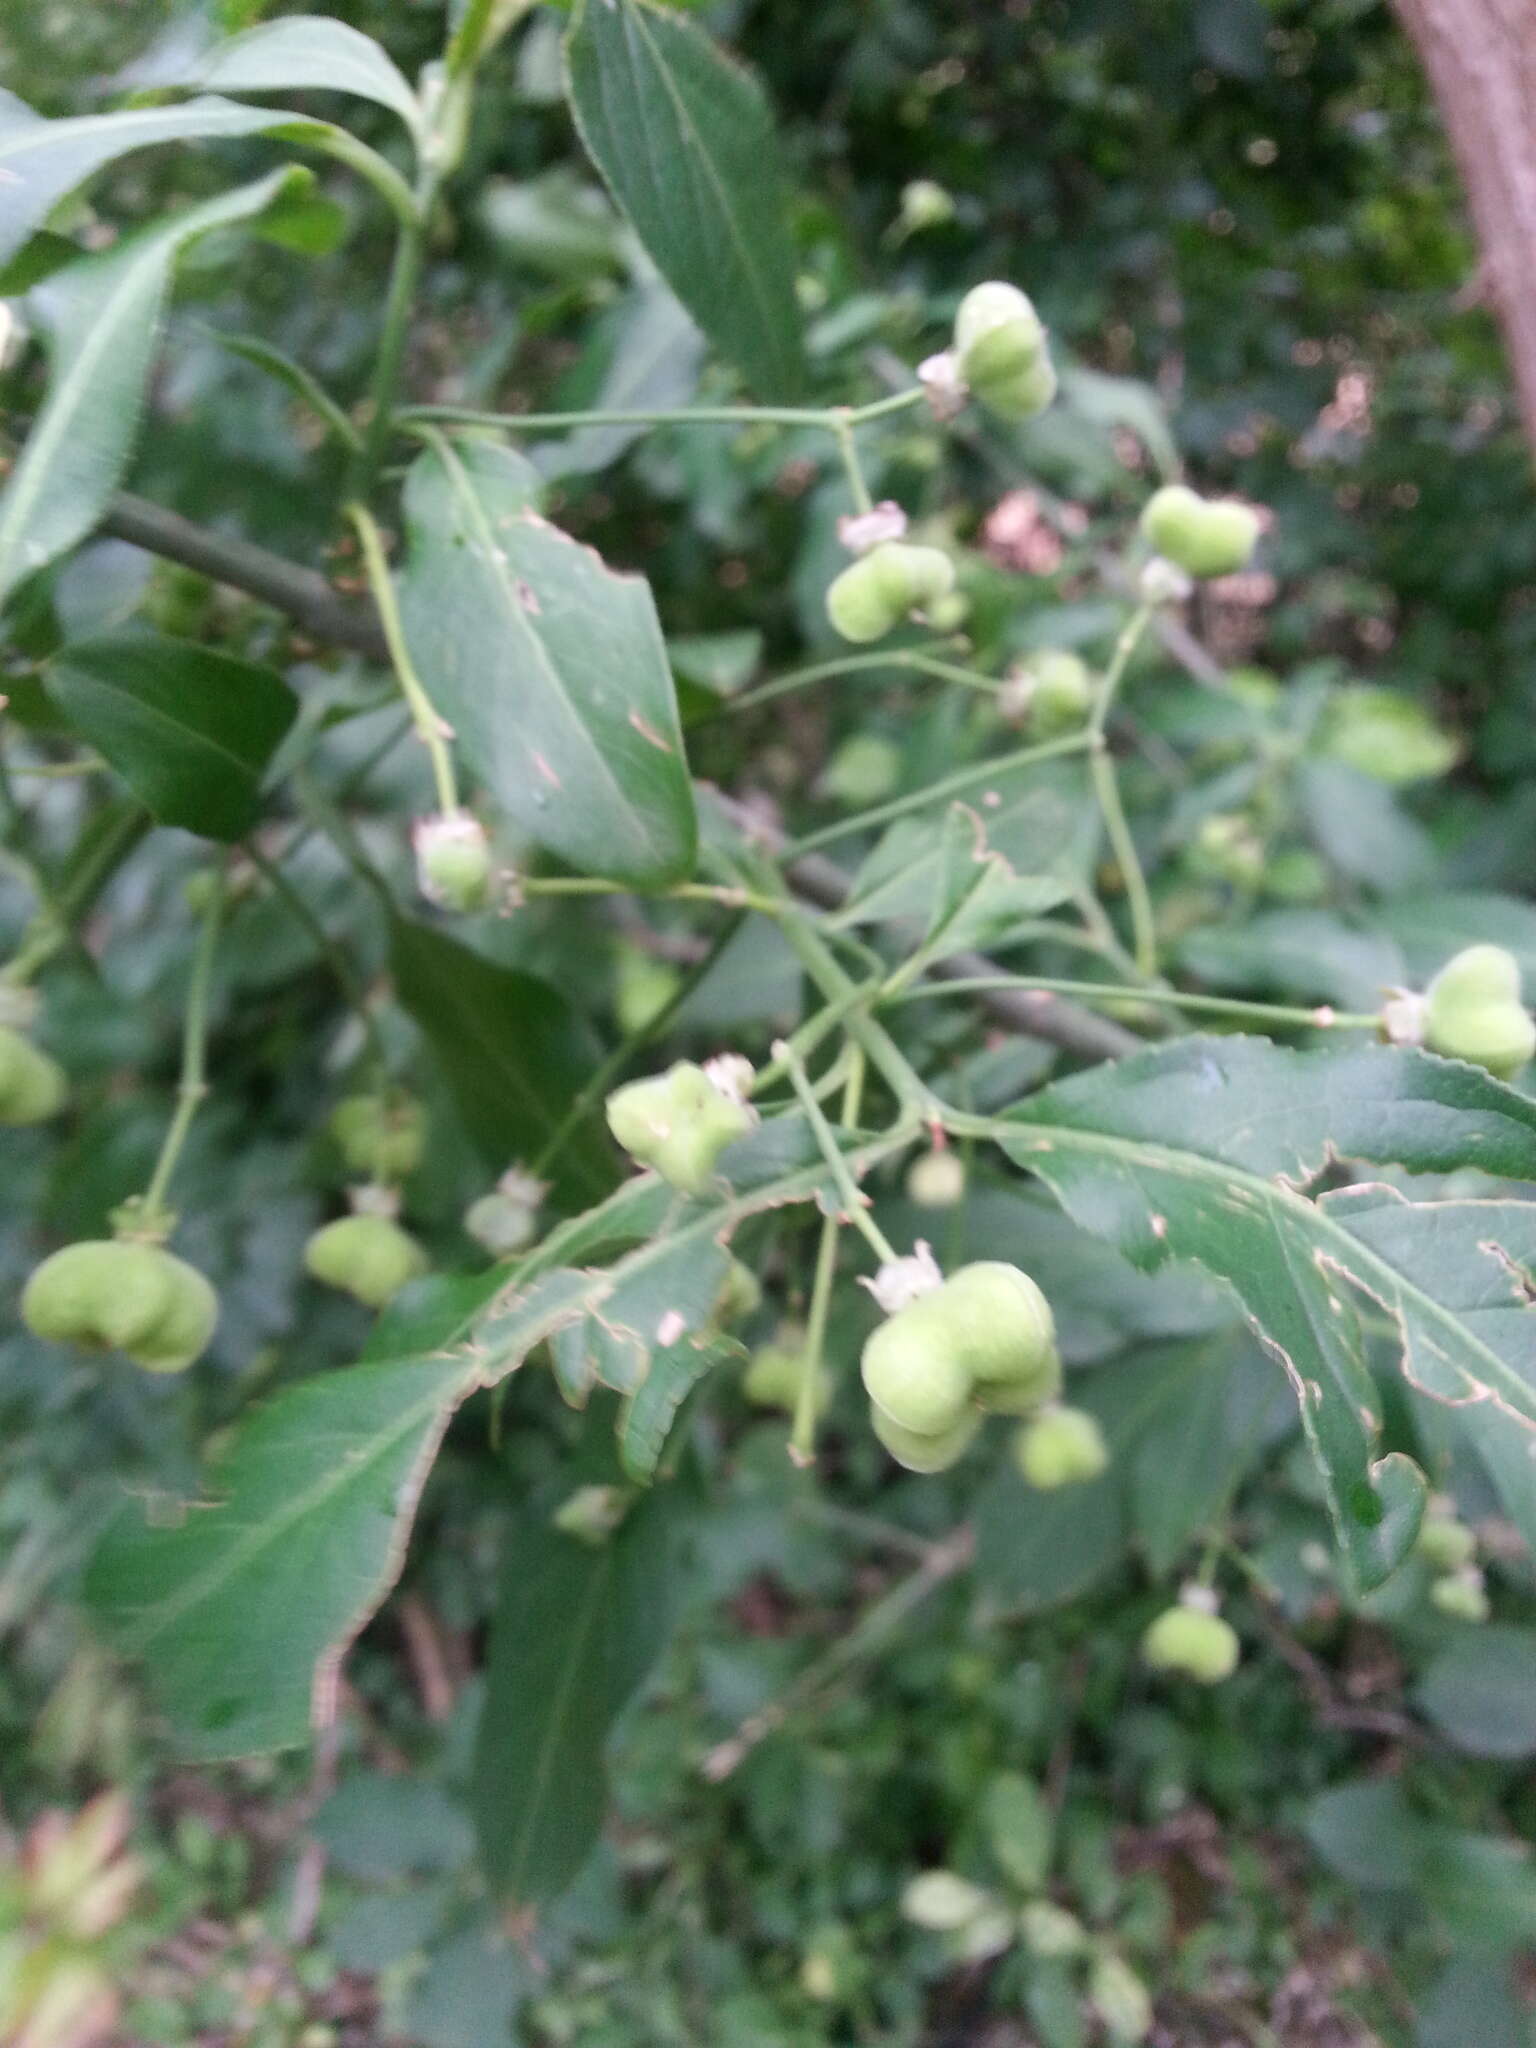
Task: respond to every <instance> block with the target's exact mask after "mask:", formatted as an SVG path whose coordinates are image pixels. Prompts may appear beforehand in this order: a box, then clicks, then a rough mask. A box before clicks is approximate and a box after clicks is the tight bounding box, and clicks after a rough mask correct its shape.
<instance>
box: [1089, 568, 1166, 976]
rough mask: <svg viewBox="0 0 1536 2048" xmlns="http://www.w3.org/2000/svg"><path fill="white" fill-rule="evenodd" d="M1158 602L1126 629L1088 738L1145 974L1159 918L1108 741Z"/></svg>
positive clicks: (1152, 962) (1153, 959)
mask: <svg viewBox="0 0 1536 2048" xmlns="http://www.w3.org/2000/svg"><path fill="white" fill-rule="evenodd" d="M1153 610H1154V608H1153V606H1151V605H1150V604H1140V605H1138V606H1137V607H1136V609H1135V611H1133V612H1132V613H1131V615H1130V617H1129V618H1128V619H1127V620H1126V622H1125V625H1124V626H1123V627H1122V629H1121V632H1120V637H1119V639H1118V640H1117V641H1116V642H1115V651H1114V653H1113V655H1112V656H1111V658H1110V663H1109V667H1108V668H1107V669H1106V670H1105V671H1104V678H1103V681H1102V682H1101V683H1100V684H1099V691H1098V696H1097V697H1096V699H1095V700H1094V706H1093V711H1092V713H1091V715H1090V717H1089V720H1088V740H1089V745H1090V747H1091V749H1092V752H1091V754H1090V757H1089V762H1088V768H1089V774H1090V776H1091V778H1092V781H1093V790H1094V795H1095V796H1096V797H1097V799H1098V805H1099V810H1100V811H1101V813H1102V814H1103V818H1104V830H1105V831H1106V833H1107V834H1108V835H1109V844H1110V851H1111V852H1112V853H1113V854H1114V857H1115V865H1116V867H1117V868H1118V869H1119V870H1120V879H1121V881H1122V883H1123V884H1124V887H1125V900H1126V905H1127V908H1128V909H1129V911H1130V913H1131V951H1132V955H1133V957H1134V959H1135V962H1136V966H1137V969H1138V971H1139V972H1140V973H1142V974H1147V975H1154V974H1156V972H1157V919H1156V917H1155V915H1154V913H1153V909H1152V898H1151V895H1150V894H1149V892H1148V889H1147V878H1146V876H1145V874H1144V873H1143V872H1142V866H1141V856H1140V855H1139V854H1138V853H1137V851H1136V841H1135V839H1134V838H1133V837H1132V834H1131V827H1130V822H1129V820H1128V819H1127V818H1126V815H1125V805H1124V804H1123V803H1122V802H1121V801H1120V782H1119V778H1118V776H1117V775H1116V773H1115V763H1114V759H1113V757H1112V755H1111V754H1110V751H1109V747H1108V744H1107V742H1106V740H1105V727H1106V726H1107V725H1108V723H1109V714H1110V712H1111V710H1112V709H1113V708H1114V702H1115V698H1116V696H1117V695H1118V693H1119V689H1120V684H1121V682H1122V680H1123V679H1124V676H1125V672H1126V669H1127V668H1128V667H1129V665H1130V660H1131V656H1132V655H1133V654H1134V653H1135V652H1136V649H1137V647H1138V646H1139V645H1140V643H1141V637H1142V635H1143V634H1144V633H1145V632H1146V630H1147V627H1148V626H1149V625H1150V623H1151V621H1152V617H1153Z"/></svg>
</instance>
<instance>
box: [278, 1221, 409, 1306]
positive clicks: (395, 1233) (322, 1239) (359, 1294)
mask: <svg viewBox="0 0 1536 2048" xmlns="http://www.w3.org/2000/svg"><path fill="white" fill-rule="evenodd" d="M304 1265H305V1268H306V1269H307V1271H308V1272H309V1273H311V1274H312V1275H313V1276H314V1278H315V1279H316V1280H319V1281H320V1282H321V1283H322V1284H323V1285H324V1286H326V1287H334V1288H337V1289H338V1290H339V1291H340V1292H341V1293H343V1294H350V1295H353V1296H355V1298H356V1299H357V1300H358V1301H360V1302H362V1303H363V1305H364V1307H366V1308H383V1307H384V1305H385V1303H386V1302H389V1301H392V1300H393V1299H394V1297H395V1296H396V1295H397V1294H398V1293H399V1292H400V1290H401V1288H402V1287H404V1286H405V1284H406V1282H407V1281H408V1280H414V1279H416V1278H417V1277H418V1276H419V1275H420V1274H422V1273H425V1272H426V1270H427V1255H426V1253H425V1252H424V1251H423V1250H422V1248H421V1246H420V1245H419V1244H418V1243H417V1242H416V1240H415V1238H414V1237H412V1236H411V1235H410V1233H409V1232H408V1231H404V1230H402V1229H401V1228H400V1226H399V1224H398V1223H396V1222H395V1221H394V1220H393V1219H392V1218H391V1217H388V1216H368V1215H363V1216H342V1217H338V1219H337V1220H336V1222H334V1223H327V1224H325V1225H324V1226H323V1227H322V1228H321V1229H319V1230H317V1231H316V1232H315V1234H314V1235H313V1237H311V1238H310V1240H309V1243H308V1244H307V1245H305V1247H304Z"/></svg>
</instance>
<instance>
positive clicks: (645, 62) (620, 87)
mask: <svg viewBox="0 0 1536 2048" xmlns="http://www.w3.org/2000/svg"><path fill="white" fill-rule="evenodd" d="M565 49H566V80H567V90H568V92H569V95H570V101H571V107H572V111H573V112H574V114H575V117H576V126H577V128H578V130H579V132H580V134H581V139H582V141H583V143H584V144H585V145H586V149H587V153H588V155H589V156H590V157H591V158H592V161H593V162H594V163H595V164H596V165H597V168H598V169H599V170H600V171H601V172H602V174H603V176H604V178H605V179H606V180H607V182H608V185H609V187H610V189H611V190H612V192H613V195H614V197H615V199H617V200H618V202H619V204H620V206H622V207H623V209H624V211H625V212H626V213H627V214H628V215H629V217H630V219H631V220H632V221H633V222H634V225H635V229H636V231H637V233H638V234H639V236H640V239H641V241H642V242H644V244H645V246H646V249H647V251H648V252H649V254H650V255H651V257H652V258H653V259H654V260H655V263H656V267H657V268H658V269H659V270H660V272H661V274H662V276H663V277H665V279H666V280H667V282H668V284H669V285H671V287H672V289H673V291H675V292H676V293H677V296H678V297H679V298H680V299H681V300H682V302H683V304H684V305H685V306H686V307H687V308H688V310H689V312H690V313H691V314H692V315H693V317H694V319H695V320H697V322H698V323H699V325H700V327H702V328H703V330H704V332H705V334H707V335H708V337H709V339H710V340H711V341H712V342H713V343H714V344H715V346H716V347H717V348H718V349H719V350H720V351H721V353H722V354H723V355H725V356H727V357H729V359H730V360H731V361H732V362H733V363H734V364H735V365H736V367H737V369H739V370H740V371H741V373H742V375H743V376H744V377H745V379H746V381H747V383H748V384H749V385H750V386H751V387H752V389H753V390H754V391H755V392H756V393H757V395H758V397H759V398H763V399H779V400H783V399H792V398H794V397H797V396H798V394H799V392H800V389H801V387H802V385H803V382H804V374H805V366H804V358H803V355H802V351H801V339H800V321H799V314H798V311H797V308H796V303H795V259H794V250H793V248H792V247H791V244H790V240H789V234H788V229H787V225H786V217H785V205H784V193H783V187H782V183H781V180H780V176H779V169H778V150H777V145H776V142H775V138H774V132H773V122H772V118H771V116H770V113H769V109H768V105H767V101H766V100H765V98H764V96H763V94H762V91H761V90H760V88H759V87H758V85H757V83H756V81H755V80H754V79H753V78H751V77H750V76H749V75H748V74H747V73H746V72H745V71H743V70H741V69H740V68H739V66H737V65H736V64H735V63H733V62H732V61H731V60H730V59H729V58H727V57H726V56H725V55H724V53H723V52H722V51H720V50H719V49H717V48H716V47H715V45H714V44H713V43H712V42H711V41H710V40H709V38H708V37H707V36H706V35H704V34H703V33H702V31H701V30H699V29H698V28H696V27H695V26H694V24H693V23H692V22H688V21H683V20H680V19H679V18H678V17H677V16H676V15H674V14H663V13H661V12H659V11H658V10H657V9H656V8H654V7H651V6H647V5H645V4H643V0H579V4H578V6H577V9H576V14H575V18H574V20H573V22H572V24H571V28H570V32H569V34H568V36H567V38H566V46H565Z"/></svg>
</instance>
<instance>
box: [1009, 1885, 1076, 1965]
mask: <svg viewBox="0 0 1536 2048" xmlns="http://www.w3.org/2000/svg"><path fill="white" fill-rule="evenodd" d="M1019 1934H1020V1936H1021V1937H1022V1939H1023V1942H1024V1946H1025V1947H1026V1948H1027V1949H1028V1950H1029V1952H1030V1954H1031V1955H1032V1956H1042V1957H1043V1956H1052V1957H1055V1956H1075V1955H1081V1954H1082V1952H1083V1950H1084V1948H1086V1947H1087V1944H1088V1930H1087V1929H1086V1928H1085V1927H1084V1925H1083V1923H1082V1921H1081V1920H1079V1919H1078V1917H1077V1915H1076V1914H1075V1913H1069V1912H1068V1911H1067V1909H1066V1907H1065V1906H1056V1905H1052V1903H1051V1901H1050V1900H1049V1899H1031V1900H1030V1902H1029V1904H1028V1905H1027V1906H1022V1907H1021V1908H1020V1909H1019Z"/></svg>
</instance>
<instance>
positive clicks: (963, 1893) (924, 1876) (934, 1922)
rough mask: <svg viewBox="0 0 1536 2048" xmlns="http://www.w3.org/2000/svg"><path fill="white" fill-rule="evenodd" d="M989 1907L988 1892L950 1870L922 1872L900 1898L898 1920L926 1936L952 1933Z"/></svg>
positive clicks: (990, 1898)
mask: <svg viewBox="0 0 1536 2048" xmlns="http://www.w3.org/2000/svg"><path fill="white" fill-rule="evenodd" d="M991 1904H992V1896H991V1894H990V1892H984V1891H983V1890H982V1889H981V1887H980V1885H975V1884H972V1883H971V1882H970V1881H969V1879H967V1878H963V1877H961V1876H960V1875H959V1873H958V1872H957V1871H953V1870H924V1871H921V1872H920V1873H919V1874H918V1875H917V1876H916V1877H914V1878H913V1879H912V1881H911V1882H910V1883H909V1884H908V1885H907V1887H906V1889H905V1890H904V1891H903V1892H902V1895H901V1917H902V1918H903V1919H904V1920H910V1921H911V1923H912V1925H913V1926H914V1927H925V1928H927V1930H928V1931H929V1933H930V1934H953V1933H955V1932H956V1930H957V1929H959V1928H961V1927H966V1926H968V1925H969V1924H970V1922H971V1921H972V1920H974V1919H975V1918H976V1917H977V1915H978V1914H980V1913H984V1912H985V1911H986V1910H987V1908H988V1907H989V1906H990V1905H991Z"/></svg>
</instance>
